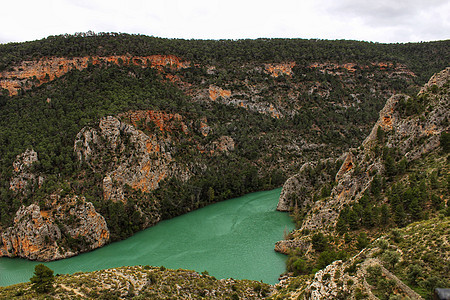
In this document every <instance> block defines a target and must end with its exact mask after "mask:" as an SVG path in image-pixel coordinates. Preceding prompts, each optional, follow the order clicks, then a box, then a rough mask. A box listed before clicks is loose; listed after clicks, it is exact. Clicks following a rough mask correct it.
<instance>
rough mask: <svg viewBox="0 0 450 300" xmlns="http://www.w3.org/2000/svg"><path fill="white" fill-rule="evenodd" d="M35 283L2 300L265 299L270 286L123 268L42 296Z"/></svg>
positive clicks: (3, 291) (1, 290)
mask: <svg viewBox="0 0 450 300" xmlns="http://www.w3.org/2000/svg"><path fill="white" fill-rule="evenodd" d="M30 287H31V283H21V284H17V285H12V286H9V287H0V298H1V299H12V298H14V299H49V298H52V299H80V298H81V299H129V298H130V299H131V298H132V299H205V298H209V299H261V298H265V297H266V296H267V295H268V294H269V293H270V292H271V291H272V289H273V288H272V287H271V286H270V285H268V284H265V283H262V282H258V281H250V280H235V279H232V278H230V279H225V280H217V279H215V278H214V277H212V276H209V275H208V274H207V272H202V273H197V272H195V271H189V270H183V269H178V270H170V269H165V268H162V267H161V268H160V267H151V266H134V267H121V268H116V269H107V270H99V271H95V272H91V273H81V272H80V273H75V274H73V275H57V276H55V277H54V288H53V289H52V290H49V291H47V293H46V294H41V293H39V292H37V291H35V290H34V289H32V288H30Z"/></svg>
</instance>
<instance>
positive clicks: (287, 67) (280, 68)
mask: <svg viewBox="0 0 450 300" xmlns="http://www.w3.org/2000/svg"><path fill="white" fill-rule="evenodd" d="M294 66H295V62H290V63H284V64H266V65H265V70H266V72H267V73H269V74H270V76H272V77H278V76H280V75H288V76H292V74H293V73H292V68H293V67H294Z"/></svg>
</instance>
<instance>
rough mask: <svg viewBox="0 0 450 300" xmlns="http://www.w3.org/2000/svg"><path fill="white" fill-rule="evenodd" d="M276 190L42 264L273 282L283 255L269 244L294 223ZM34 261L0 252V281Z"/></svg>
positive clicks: (23, 272) (12, 278)
mask: <svg viewBox="0 0 450 300" xmlns="http://www.w3.org/2000/svg"><path fill="white" fill-rule="evenodd" d="M280 191H281V189H275V190H271V191H264V192H257V193H252V194H248V195H245V196H243V197H240V198H235V199H230V200H227V201H224V202H220V203H216V204H213V205H210V206H207V207H204V208H202V209H199V210H196V211H193V212H190V213H188V214H185V215H182V216H179V217H176V218H173V219H171V220H166V221H162V222H160V223H159V224H157V225H156V226H154V227H151V228H148V229H146V230H144V231H142V232H139V233H137V234H135V235H134V236H132V237H130V238H128V239H126V240H124V241H120V242H116V243H112V244H109V245H108V246H106V247H103V248H100V249H97V250H95V251H92V252H88V253H84V254H81V255H78V256H75V257H72V258H68V259H63V260H59V261H53V262H48V263H44V264H45V265H47V266H48V267H49V268H51V269H53V270H54V272H55V274H58V273H59V274H66V273H69V274H71V273H75V272H78V271H83V272H84V271H94V270H100V269H106V268H112V267H119V266H133V265H152V266H165V267H167V268H172V269H178V268H183V269H190V270H196V271H198V272H202V271H205V270H206V271H208V272H209V274H210V275H213V276H215V277H217V278H229V277H232V278H236V279H244V278H245V279H253V280H258V281H259V280H262V281H263V282H266V283H269V284H274V283H276V282H277V281H278V280H277V279H278V277H279V275H280V274H281V273H283V272H284V268H285V264H284V263H285V259H286V257H285V256H284V255H282V254H279V253H276V252H275V251H274V250H273V249H274V244H275V242H277V241H279V240H281V239H282V238H283V232H284V231H285V230H291V229H293V223H292V221H291V220H290V218H289V215H288V214H287V213H282V212H277V211H275V208H276V205H277V202H278V197H279V195H280ZM38 263H39V262H33V261H27V260H24V259H18V258H14V259H11V258H0V286H6V285H10V284H14V283H19V282H25V281H29V278H30V277H31V276H32V275H33V271H34V266H35V265H36V264H38Z"/></svg>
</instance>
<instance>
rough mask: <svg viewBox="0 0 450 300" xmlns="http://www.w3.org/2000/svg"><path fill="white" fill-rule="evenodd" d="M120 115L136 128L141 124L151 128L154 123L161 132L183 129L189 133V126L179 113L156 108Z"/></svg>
mask: <svg viewBox="0 0 450 300" xmlns="http://www.w3.org/2000/svg"><path fill="white" fill-rule="evenodd" d="M118 116H119V117H120V118H121V119H123V120H126V121H129V122H130V123H131V124H133V126H134V127H136V128H139V125H144V126H146V127H147V129H148V130H150V129H152V128H149V127H150V126H152V125H153V126H156V127H158V128H159V130H160V131H161V132H172V131H177V130H180V129H181V131H183V133H185V134H187V133H188V128H187V126H186V124H185V123H184V122H183V121H182V119H183V118H182V117H181V115H179V114H171V113H166V112H163V111H154V110H138V111H130V112H126V113H122V114H119V115H118Z"/></svg>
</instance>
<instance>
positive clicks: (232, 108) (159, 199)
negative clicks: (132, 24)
mask: <svg viewBox="0 0 450 300" xmlns="http://www.w3.org/2000/svg"><path fill="white" fill-rule="evenodd" d="M448 45H449V43H448V42H446V41H444V42H437V43H427V44H424V45H416V46H417V47H418V48H417V49H418V50H417V51H419V52H420V51H421V53H423V54H424V53H428V52H429V51H432V52H433V53H434V52H436V53H438V54H437V55H434V56H430V57H429V58H427V59H426V60H423V59H422V60H421V61H420V64H422V65H423V66H428V67H427V68H425V67H417V66H418V64H419V63H418V62H417V61H415V60H414V59H410V58H408V57H409V56H408V55H406V54H408V53H410V52H411V50H410V48H409V47H406V46H402V47H400V46H390V45H371V44H368V43H358V42H342V41H334V42H331V41H306V40H256V41H252V40H245V41H183V40H167V39H158V38H152V37H144V36H130V35H126V34H120V35H117V34H98V35H97V34H92V33H90V34H87V35H76V36H69V35H64V36H58V37H49V38H48V39H44V40H41V41H35V42H29V43H21V44H11V45H9V44H8V45H0V69H1V74H0V83H1V84H2V86H3V87H5V88H6V89H4V90H3V93H2V95H0V106H1V109H0V128H1V130H0V145H1V146H0V157H1V164H0V183H1V184H0V197H1V201H0V232H2V236H3V235H4V241H3V242H2V245H0V246H1V247H3V248H4V250H3V251H2V255H7V256H13V255H19V256H24V257H28V258H32V259H43V260H47V259H53V258H60V257H64V256H70V255H73V254H74V253H75V254H76V253H79V252H82V251H87V250H90V249H93V248H95V247H98V246H101V245H103V244H105V243H106V242H110V241H115V240H119V239H123V238H126V237H128V236H130V235H132V234H133V233H134V232H136V231H139V230H142V229H144V228H146V227H148V226H152V225H154V224H156V223H157V222H158V221H160V220H162V219H167V218H171V217H174V216H177V215H180V214H183V213H186V212H189V211H191V210H194V209H197V208H199V207H202V206H205V205H208V204H210V203H214V202H217V201H222V200H225V199H229V198H231V197H235V196H240V195H243V194H245V193H248V192H252V191H257V190H262V189H270V188H274V187H277V186H280V185H281V184H282V183H283V182H284V181H285V179H286V178H287V177H289V176H291V175H293V174H294V173H296V171H297V170H298V169H299V168H300V167H301V166H302V165H303V164H304V163H305V162H307V161H313V160H318V159H324V158H326V157H328V156H332V157H336V156H337V155H338V154H339V153H341V152H342V151H343V150H344V149H347V147H348V146H356V145H358V144H359V143H360V142H361V141H362V139H363V138H364V137H365V136H366V135H367V134H368V133H369V130H370V128H371V126H372V124H373V122H375V119H376V112H378V110H379V109H380V108H381V106H382V104H383V103H384V102H385V101H386V99H387V98H388V97H389V96H391V95H392V94H394V93H395V92H397V91H399V90H400V91H402V92H411V91H415V90H417V89H418V83H420V81H421V80H422V79H421V78H423V74H424V73H426V72H429V70H430V69H433V68H437V66H439V67H440V68H441V67H443V65H445V63H446V62H445V57H446V55H445V53H447V52H448V48H449V47H448ZM385 48H386V49H387V48H389V49H390V50H392V51H391V54H389V55H387V54H386V53H385ZM274 49H277V50H276V53H274V51H275V50H274ZM333 49H334V50H336V51H334V50H333ZM337 50H339V51H337ZM438 50H440V52H439V51H438ZM336 53H339V55H336ZM439 53H441V54H440V55H439ZM414 55H415V54H414ZM441 56H442V57H441ZM412 57H415V56H412ZM425 70H426V71H425ZM313 165H314V164H313ZM336 165H337V164H336V163H335V162H334V159H331V160H328V161H327V162H326V163H324V164H321V163H319V164H317V166H316V165H314V166H313V167H311V168H308V170H316V169H317V168H318V167H319V166H321V168H322V169H321V170H325V169H330V170H332V169H335V167H336ZM317 170H318V169H317ZM308 172H309V171H308ZM332 173H333V172H332V171H330V173H327V174H325V173H323V176H322V178H320V180H319V181H321V182H323V183H324V184H325V185H324V188H323V191H322V193H321V196H324V197H325V196H328V194H329V191H331V188H332V184H331V183H330V178H331V177H332V176H334V175H332ZM309 175H313V174H312V173H311V174H309ZM344 175H345V174H344ZM309 178H310V179H311V182H310V184H311V186H313V185H314V183H315V182H314V176H310V177H309ZM301 180H302V179H301ZM301 180H299V181H298V182H301ZM298 182H297V183H298ZM311 192H312V189H309V190H308V189H307V191H306V192H305V194H308V193H311ZM53 197H57V198H58V199H61V201H59V202H55V206H56V207H53V210H55V211H59V212H61V214H60V215H58V216H56V215H55V216H53V215H52V217H51V218H50V217H49V218H48V219H46V222H47V223H48V224H53V225H54V224H56V223H58V224H60V227H61V228H59V229H60V231H61V240H62V241H59V242H58V241H57V237H59V235H57V234H55V235H49V236H48V238H47V240H46V241H45V240H39V241H38V240H36V241H35V242H33V245H40V246H36V247H38V248H42V249H44V248H45V249H47V248H48V247H47V246H46V245H47V244H48V245H50V244H51V245H54V246H52V247H50V248H49V249H52V250H51V251H53V252H52V253H49V252H48V251H47V250H45V251H44V252H45V254H42V255H37V254H36V253H39V250H36V251H33V253H34V254H31V252H29V251H22V250H20V249H21V248H20V247H21V246H19V244H20V243H18V242H13V241H16V240H18V238H17V237H24V236H28V237H31V236H33V234H34V233H32V232H25V231H24V230H25V229H24V228H25V227H27V226H28V225H26V224H22V223H21V222H20V218H21V217H20V216H18V215H17V214H18V213H19V212H20V214H19V215H22V214H23V212H25V211H28V210H32V211H33V212H35V214H37V212H38V211H39V212H40V213H41V214H42V212H43V211H47V210H48V209H47V207H46V205H47V203H52V202H51V201H50V200H49V199H53ZM75 198H77V199H80V200H79V201H77V202H80V205H81V202H83V203H86V205H87V206H89V211H90V212H91V213H92V215H95V216H97V214H98V215H99V216H101V217H103V218H104V221H105V222H106V228H105V226H104V224H103V223H102V222H97V223H98V224H99V225H98V226H97V227H98V228H97V229H99V230H100V229H101V230H100V231H98V230H97V229H96V230H93V231H92V232H91V231H90V230H81V231H80V232H85V233H86V236H84V237H83V236H82V235H83V233H79V234H75V233H74V234H72V231H71V230H72V229H73V230H75V229H74V227H73V226H74V224H72V223H71V222H73V219H74V218H75V219H83V218H84V217H83V216H82V214H81V215H79V216H78V215H72V214H71V213H69V212H70V210H67V209H65V204H64V201H68V202H71V201H72V200H70V199H75ZM291 198H292V197H291ZM289 201H292V199H290V200H289ZM308 201H309V200H308ZM308 201H303V200H302V202H299V201H297V203H299V205H300V203H303V206H302V207H303V208H304V209H307V208H308V205H309V206H311V205H312V202H310V201H309V202H308ZM89 203H91V204H92V205H93V207H91V204H89ZM284 206H285V209H288V206H289V203H288V204H285V205H284ZM91 208H93V210H91ZM80 209H81V208H80ZM83 209H84V208H83ZM83 209H81V210H83ZM86 209H87V208H86ZM77 211H78V210H77ZM299 215H300V214H299ZM15 218H16V219H17V218H18V219H17V220H18V222H15V220H14V219H15ZM96 220H100V218H96ZM298 222H300V218H298ZM47 223H46V224H47ZM100 223H101V224H100ZM21 224H22V225H23V226H22V225H21ZM53 225H52V226H53ZM49 226H50V225H49ZM52 226H50V227H52ZM52 228H53V227H52ZM102 230H104V232H109V235H108V236H109V238H105V237H106V236H107V235H106V234H98V232H103V231H102ZM63 233H64V234H63ZM55 242H56V244H57V246H56V244H54V243H55ZM4 245H8V246H4ZM62 245H65V246H62ZM60 246H62V247H63V248H64V250H57V249H58V247H60ZM5 247H6V248H5ZM6 249H8V250H6ZM58 251H59V252H58ZM27 253H28V254H27ZM62 253H65V254H62Z"/></svg>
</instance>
